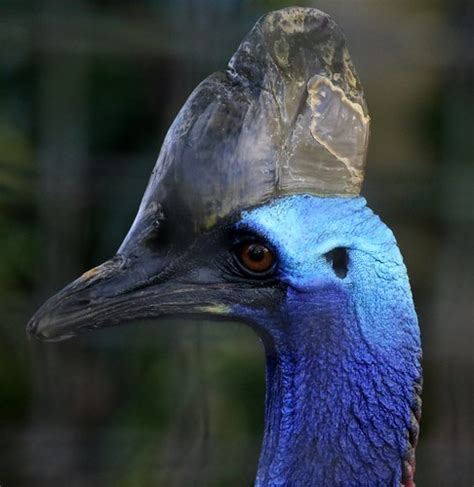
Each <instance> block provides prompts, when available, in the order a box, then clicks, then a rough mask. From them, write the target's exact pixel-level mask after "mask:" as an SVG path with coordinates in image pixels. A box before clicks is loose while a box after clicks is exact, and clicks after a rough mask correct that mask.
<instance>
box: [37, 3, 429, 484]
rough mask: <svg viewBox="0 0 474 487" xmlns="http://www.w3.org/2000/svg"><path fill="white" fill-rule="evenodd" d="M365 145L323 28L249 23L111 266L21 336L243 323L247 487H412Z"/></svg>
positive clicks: (175, 131)
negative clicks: (253, 389) (248, 379)
mask: <svg viewBox="0 0 474 487" xmlns="http://www.w3.org/2000/svg"><path fill="white" fill-rule="evenodd" d="M368 132H369V116H368V113H367V107H366V104H365V101H364V97H363V92H362V88H361V86H360V83H359V80H358V78H357V75H356V72H355V70H354V67H353V65H352V63H351V60H350V58H349V54H348V51H347V48H346V45H345V41H344V36H343V34H342V33H341V31H340V29H339V28H338V26H337V25H336V24H335V23H334V21H333V20H332V19H331V18H330V17H328V16H327V15H326V14H323V13H322V12H320V11H318V10H314V9H306V8H288V9H284V10H280V11H276V12H272V13H270V14H268V15H266V16H264V17H262V18H261V19H260V20H259V21H258V22H257V23H256V25H255V26H254V28H253V29H252V30H251V31H250V33H249V34H248V35H247V36H246V37H245V38H244V40H243V41H242V43H241V45H240V47H239V49H238V50H237V52H236V53H235V54H234V56H233V57H232V59H231V60H230V62H229V65H228V68H227V70H226V71H222V72H217V73H214V74H213V75H211V76H210V77H209V78H207V79H206V80H205V81H203V82H202V83H201V84H200V85H199V86H198V87H197V88H196V89H195V91H194V92H193V93H192V94H191V96H190V98H189V99H188V100H187V102H186V103H185V105H184V107H183V108H182V109H181V111H180V112H179V114H178V116H177V118H176V120H175V121H174V123H173V125H172V126H171V128H170V130H169V132H168V134H167V136H166V138H165V141H164V143H163V147H162V150H161V153H160V156H159V158H158V161H157V164H156V166H155V169H154V171H153V173H152V176H151V179H150V182H149V184H148V188H147V190H146V192H145V194H144V197H143V200H142V203H141V206H140V209H139V211H138V214H137V217H136V219H135V221H134V223H133V225H132V227H131V229H130V231H129V233H128V235H127V237H126V238H125V240H124V242H123V244H122V245H121V247H120V248H119V250H118V252H117V254H116V255H115V257H113V258H112V259H111V260H109V261H107V262H105V263H104V264H102V265H101V266H99V267H96V268H94V269H92V270H90V271H88V272H86V273H85V274H84V275H82V276H81V277H79V278H78V279H77V280H76V281H74V282H73V283H71V284H69V285H68V286H67V287H66V288H65V289H63V290H62V291H61V292H59V293H58V294H57V295H56V296H54V297H53V298H51V299H50V300H49V301H48V302H47V303H46V304H45V305H44V306H43V307H42V308H41V309H40V310H39V311H38V312H37V314H36V315H35V316H34V317H33V318H32V320H31V321H30V323H29V325H28V329H29V331H30V333H32V334H33V335H35V336H37V337H38V338H41V339H47V340H57V339H62V338H67V337H70V336H72V335H74V334H76V333H78V332H80V331H82V330H86V329H94V328H101V327H106V326H111V325H115V324H118V323H122V322H125V321H130V320H135V319H139V318H158V317H161V316H165V315H183V314H184V315H192V316H196V315H199V316H206V317H209V316H212V317H217V318H219V319H221V321H222V322H223V323H225V322H226V321H228V320H238V321H243V322H245V323H247V324H249V325H250V326H251V327H252V328H253V329H254V330H255V331H256V333H257V334H258V336H259V337H260V338H261V340H262V342H263V344H264V349H265V354H266V379H267V392H266V411H265V434H264V439H263V446H262V452H261V456H260V461H259V466H258V473H257V479H256V485H258V486H279V485H288V486H309V485H312V486H335V485H338V486H359V485H363V486H389V485H391V486H399V485H401V484H402V485H405V486H406V487H409V486H413V485H414V481H413V475H414V449H415V445H416V441H417V436H418V421H419V416H420V389H421V368H420V337H419V329H418V324H417V317H416V314H415V310H414V305H413V301H412V295H411V291H410V286H409V281H408V277H407V272H406V269H405V266H404V264H403V260H402V257H401V255H400V252H399V250H398V247H397V244H396V241H395V238H394V236H393V234H392V232H391V231H390V230H389V229H388V228H387V227H386V226H385V225H384V224H383V223H382V222H381V220H380V219H379V218H378V217H377V216H376V215H375V214H374V213H373V212H372V211H371V210H370V209H369V208H368V207H367V206H366V201H365V199H363V198H362V197H360V196H359V192H360V187H361V184H362V179H363V170H364V163H365V155H366V149H367V141H368ZM222 326H225V325H224V324H223V325H222Z"/></svg>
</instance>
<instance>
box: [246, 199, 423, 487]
mask: <svg viewBox="0 0 474 487" xmlns="http://www.w3.org/2000/svg"><path fill="white" fill-rule="evenodd" d="M313 220H314V221H313ZM243 224H244V225H245V227H246V228H249V229H251V230H252V231H254V232H256V233H258V234H259V235H261V236H262V237H263V238H265V239H266V240H268V241H269V242H270V243H271V244H272V245H273V246H274V247H275V248H276V249H277V252H278V255H279V258H280V265H281V269H280V280H281V283H282V285H283V286H284V289H285V291H284V297H283V300H282V302H281V304H280V305H279V306H278V309H276V310H274V311H273V312H268V311H265V310H262V312H261V314H259V313H258V312H256V311H255V310H248V309H246V308H244V307H242V308H241V309H240V313H241V316H242V317H243V318H245V317H247V318H248V319H251V321H252V322H253V323H254V326H255V328H256V330H257V332H258V333H259V334H260V336H261V337H262V339H263V342H264V344H265V349H266V355H267V394H266V412H265V435H264V441H263V447H262V453H261V457H260V462H259V468H258V474H257V481H256V485H257V486H265V487H268V486H279V485H295V486H299V485H301V486H303V485H304V486H306V485H308V486H313V485H314V486H321V487H324V486H361V485H367V486H369V485H370V486H397V487H399V486H400V485H401V484H404V485H406V486H407V487H408V486H410V487H411V486H413V485H414V484H413V483H412V482H413V477H412V466H413V458H412V455H413V446H414V443H415V442H416V436H417V426H418V425H417V418H418V417H419V393H420V386H419V383H420V377H421V368H420V339H419V330H418V325H417V318H416V314H415V310H414V306H413V301H412V297H411V292H410V287H409V283H408V278H407V275H406V269H405V266H404V265H403V261H402V258H401V255H400V252H399V251H398V248H397V246H396V243H395V239H394V238H393V235H392V233H391V232H390V230H388V229H387V227H385V225H383V223H382V222H381V221H380V220H379V219H378V218H377V217H376V216H375V215H374V214H373V213H372V212H371V211H370V210H369V209H368V208H367V207H366V206H365V201H364V200H362V199H361V198H359V199H354V200H343V199H333V200H331V199H317V198H310V197H306V198H305V197H293V198H291V199H287V200H282V201H278V202H276V203H275V204H274V205H273V206H269V207H263V208H259V209H257V210H254V211H252V212H249V213H248V214H246V215H245V217H244V219H243ZM334 247H344V248H346V249H347V252H348V268H347V275H343V276H340V275H337V274H335V273H334V271H333V269H332V268H331V265H330V264H328V261H327V259H326V257H325V256H326V253H327V252H328V251H330V250H331V248H334Z"/></svg>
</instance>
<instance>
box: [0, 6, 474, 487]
mask: <svg viewBox="0 0 474 487" xmlns="http://www.w3.org/2000/svg"><path fill="white" fill-rule="evenodd" d="M298 3H299V5H312V6H316V7H318V8H320V9H322V10H324V11H326V12H328V13H330V14H331V15H332V16H333V17H334V18H335V19H336V20H337V21H338V22H339V23H340V24H341V25H342V26H343V27H344V30H345V31H346V34H347V38H348V43H349V47H350V50H351V53H352V56H353V60H354V62H355V64H356V66H357V68H358V72H359V75H360V78H361V79H362V82H363V85H364V86H365V91H366V95H367V100H368V105H369V109H370V112H371V116H372V137H371V144H370V153H369V161H368V175H367V179H366V183H365V185H364V194H365V195H366V196H367V198H368V199H369V202H370V205H371V206H372V207H373V208H374V209H375V211H376V212H378V213H379V214H380V215H381V216H382V218H383V219H384V220H385V221H386V222H387V223H388V224H389V225H390V226H391V227H392V228H393V229H394V231H395V233H396V235H397V237H398V239H399V243H400V247H401V249H402V253H403V254H404V256H405V259H406V263H407V266H408V269H409V273H410V276H411V282H412V285H413V291H414V295H415V301H416V305H417V309H418V312H419V316H420V321H421V327H422V335H423V343H424V369H425V388H424V396H423V398H424V415H423V420H422V435H421V441H420V445H419V448H418V454H417V458H418V475H417V479H418V485H420V486H422V487H423V486H428V485H429V486H451V485H456V486H471V485H472V484H473V482H474V467H473V465H474V462H473V459H474V448H473V443H474V440H473V436H474V406H473V403H474V389H473V370H474V352H473V349H474V340H473V338H474V336H473V333H474V332H473V330H474V304H473V303H474V295H473V294H474V293H473V291H474V226H473V224H474V207H473V206H474V205H473V202H474V166H473V157H472V156H473V153H474V150H473V149H474V147H473V145H474V90H473V86H474V54H473V53H474V49H473V45H474V40H473V37H474V34H473V31H474V6H473V4H472V2H471V1H469V0H444V1H442V0H430V1H428V0H417V1H416V2H414V1H411V0H406V1H388V0H345V1H343V0H321V1H312V2H304V1H300V2H298ZM290 4H291V3H289V2H286V1H271V0H261V1H250V0H249V1H245V0H220V1H218V0H168V1H166V0H162V1H160V0H134V1H131V0H130V1H125V0H76V1H73V0H70V1H64V0H31V1H27V0H12V1H8V0H7V1H6V0H2V1H1V2H0V438H1V441H0V484H1V485H2V487H10V486H15V487H22V486H33V485H34V486H48V487H50V486H53V487H55V486H58V487H59V486H64V485H68V486H88V487H94V486H109V485H110V486H118V487H120V486H123V487H125V486H140V487H142V486H145V487H146V486H152V485H153V486H154V485H166V486H182V485H209V486H218V485H219V486H220V485H222V486H242V485H251V483H252V480H253V478H254V474H255V469H256V463H257V459H258V452H259V448H260V441H261V434H262V429H263V398H264V360H263V353H262V350H261V347H260V344H259V343H258V340H257V338H256V337H255V336H254V335H253V333H252V332H251V331H249V330H248V329H247V328H246V327H245V326H243V325H241V326H239V325H231V324H229V323H226V324H219V323H217V324H209V323H192V322H187V323H178V322H176V321H173V322H166V323H160V324H159V325H157V324H155V323H134V324H133V325H129V326H127V327H120V328H115V329H111V330H108V331H103V332H97V333H95V334H91V335H88V336H84V337H82V338H80V339H75V340H73V341H69V342H64V343H60V344H43V343H36V342H33V341H31V340H28V339H27V337H26V335H25V324H26V322H27V320H28V318H29V317H30V316H31V314H32V313H33V312H34V310H35V308H36V307H37V306H38V305H39V304H40V303H41V302H42V300H43V299H45V298H46V297H47V296H49V295H50V294H51V293H53V292H54V291H56V290H57V289H59V288H61V287H62V286H63V285H64V284H65V283H67V282H68V281H70V280H71V279H72V278H74V277H76V276H77V275H79V274H80V273H82V272H83V271H84V270H86V269H87V268H89V267H91V266H94V265H96V264H98V263H100V262H101V261H103V260H105V259H106V258H108V257H110V256H111V255H113V253H114V252H115V250H116V249H117V248H118V246H119V244H120V242H121V239H122V238H123V236H124V235H125V233H126V231H127V229H128V227H129V225H130V223H131V222H132V220H133V217H134V214H135V211H136V209H137V207H138V204H139V201H140V197H141V194H142V192H143V190H144V188H145V185H146V182H147V180H148V177H149V174H150V172H151V169H152V167H153V165H154V161H155V159H156V156H157V154H158V151H159V148H160V144H161V142H162V140H163V137H164V134H165V132H166V130H167V128H168V126H169V125H170V123H171V121H172V119H173V117H174V116H175V114H176V113H177V111H178V109H179V107H180V106H181V104H182V103H183V102H184V100H185V99H186V97H187V96H188V95H189V93H190V92H191V90H192V89H193V87H194V86H195V85H196V84H197V83H198V82H199V81H200V80H202V79H203V78H204V77H206V76H207V75H208V74H209V73H210V72H212V71H214V70H216V69H220V68H223V67H224V66H225V64H226V62H227V60H228V59H229V57H230V56H231V54H232V53H233V51H234V50H235V49H236V48H237V46H238V44H239V41H240V40H241V38H242V37H243V35H244V34H245V33H246V32H247V31H248V29H249V28H250V27H251V26H252V25H253V23H254V22H255V20H256V19H257V18H258V17H259V16H260V15H261V14H263V13H264V12H266V11H268V10H272V9H274V8H279V7H283V6H287V5H290Z"/></svg>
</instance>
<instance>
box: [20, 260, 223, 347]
mask: <svg viewBox="0 0 474 487" xmlns="http://www.w3.org/2000/svg"><path fill="white" fill-rule="evenodd" d="M166 264H167V263H166V262H163V260H162V259H157V258H156V257H155V258H150V260H149V261H146V262H144V261H143V259H140V258H139V259H134V258H127V257H126V256H125V255H123V254H117V255H116V256H115V257H114V258H112V259H111V260H108V261H107V262H105V263H103V264H102V265H100V266H98V267H95V268H93V269H91V270H89V271H88V272H86V273H85V274H83V275H82V276H81V277H79V278H78V279H76V280H75V281H74V282H72V283H71V284H69V285H68V286H66V287H65V288H64V289H63V290H62V291H60V292H59V293H58V294H56V295H55V296H53V297H52V298H51V299H49V300H48V301H47V302H46V303H45V304H44V305H43V306H42V307H41V308H40V309H39V310H38V311H37V312H36V314H35V315H34V316H33V318H32V319H31V320H30V322H29V323H28V326H27V330H28V332H29V333H30V334H31V335H33V336H35V337H36V338H39V339H41V340H48V341H58V340H64V339H67V338H70V337H72V336H75V335H77V334H78V333H80V332H82V331H86V330H92V329H96V328H104V327H109V326H113V325H116V324H119V323H123V322H126V321H131V320H136V319H146V318H156V317H159V316H162V315H173V314H180V313H183V312H184V313H187V314H192V313H193V312H203V311H207V312H208V313H209V310H210V309H215V305H213V303H208V302H206V297H205V296H206V294H207V293H205V292H203V288H204V286H203V285H202V284H193V283H189V281H188V282H180V280H179V279H177V278H175V277H171V278H170V276H169V275H170V271H169V269H167V265H166ZM165 269H167V270H166V278H165V277H164V274H165V272H163V271H164V270H165ZM207 299H209V298H207Z"/></svg>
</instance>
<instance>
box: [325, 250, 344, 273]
mask: <svg viewBox="0 0 474 487" xmlns="http://www.w3.org/2000/svg"><path fill="white" fill-rule="evenodd" d="M326 259H327V261H328V262H329V263H330V264H331V265H332V269H333V271H334V274H336V276H337V277H339V278H340V279H344V278H345V277H346V276H347V272H348V265H349V255H348V253H347V250H346V249H345V248H344V247H337V248H335V249H333V250H331V251H330V252H328V253H327V254H326Z"/></svg>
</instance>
